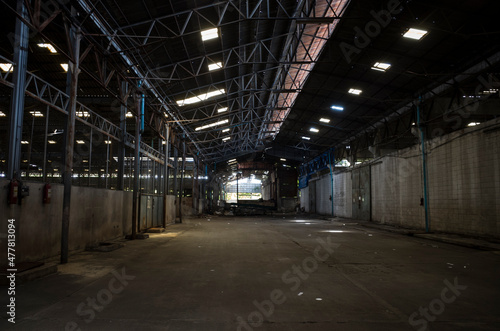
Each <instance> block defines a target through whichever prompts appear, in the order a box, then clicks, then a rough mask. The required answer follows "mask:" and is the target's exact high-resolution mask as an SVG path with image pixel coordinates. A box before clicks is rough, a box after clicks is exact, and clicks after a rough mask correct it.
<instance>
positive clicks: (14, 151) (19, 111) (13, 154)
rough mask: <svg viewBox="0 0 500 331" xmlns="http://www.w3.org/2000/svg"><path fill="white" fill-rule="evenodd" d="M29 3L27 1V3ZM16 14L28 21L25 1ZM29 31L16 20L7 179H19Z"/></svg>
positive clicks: (20, 3)
mask: <svg viewBox="0 0 500 331" xmlns="http://www.w3.org/2000/svg"><path fill="white" fill-rule="evenodd" d="M28 3H29V1H28ZM17 13H18V14H19V16H20V17H22V18H23V19H25V20H28V11H27V8H26V5H25V1H23V0H17ZM28 36H29V29H28V27H27V26H26V24H24V23H23V21H22V20H21V19H19V18H17V19H16V31H15V36H14V40H13V41H14V45H13V46H14V72H13V75H12V83H13V84H14V90H13V91H12V98H11V103H10V104H11V110H10V127H9V157H8V159H7V178H9V179H12V178H16V177H18V176H19V178H20V177H21V139H22V134H23V116H24V85H25V82H26V67H27V64H28Z"/></svg>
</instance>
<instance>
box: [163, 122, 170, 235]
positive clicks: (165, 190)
mask: <svg viewBox="0 0 500 331" xmlns="http://www.w3.org/2000/svg"><path fill="white" fill-rule="evenodd" d="M164 131H165V148H164V150H163V151H164V153H165V165H164V167H163V176H164V178H163V227H165V226H167V195H168V149H169V134H170V127H169V126H168V124H167V125H165V130H164Z"/></svg>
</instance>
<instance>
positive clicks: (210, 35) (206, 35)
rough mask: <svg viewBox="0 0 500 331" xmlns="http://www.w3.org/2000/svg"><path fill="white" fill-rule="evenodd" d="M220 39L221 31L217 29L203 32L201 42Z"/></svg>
mask: <svg viewBox="0 0 500 331" xmlns="http://www.w3.org/2000/svg"><path fill="white" fill-rule="evenodd" d="M218 37H219V30H218V29H217V28H213V29H207V30H203V31H201V40H203V41H205V40H210V39H215V38H218Z"/></svg>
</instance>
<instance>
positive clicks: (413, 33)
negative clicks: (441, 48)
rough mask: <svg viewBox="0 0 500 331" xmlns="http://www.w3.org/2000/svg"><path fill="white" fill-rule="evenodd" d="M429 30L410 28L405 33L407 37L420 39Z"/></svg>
mask: <svg viewBox="0 0 500 331" xmlns="http://www.w3.org/2000/svg"><path fill="white" fill-rule="evenodd" d="M428 32H429V31H426V30H419V29H414V28H410V29H408V31H406V33H405V34H404V35H403V37H405V38H410V39H415V40H420V39H422V38H423V37H424V36H425V35H426V34H427V33H428Z"/></svg>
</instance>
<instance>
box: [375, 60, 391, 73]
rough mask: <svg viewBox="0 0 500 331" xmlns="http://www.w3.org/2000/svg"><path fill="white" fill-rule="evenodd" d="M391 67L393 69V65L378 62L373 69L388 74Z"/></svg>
mask: <svg viewBox="0 0 500 331" xmlns="http://www.w3.org/2000/svg"><path fill="white" fill-rule="evenodd" d="M390 67H391V65H390V64H389V63H382V62H376V63H375V64H374V65H373V67H372V69H373V70H378V71H383V72H386V71H387V70H389V68H390Z"/></svg>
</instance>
